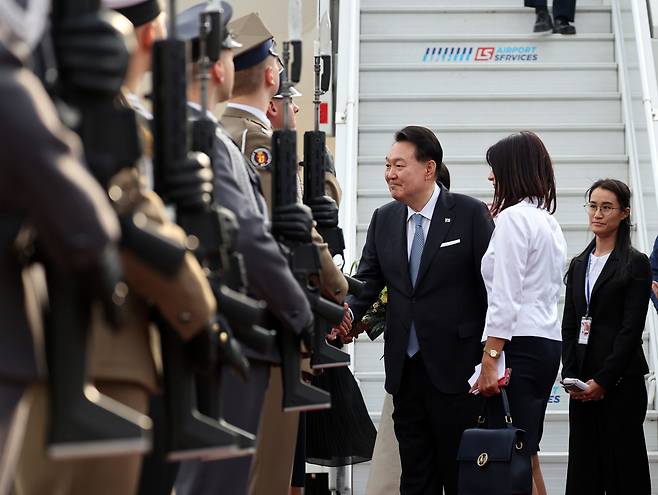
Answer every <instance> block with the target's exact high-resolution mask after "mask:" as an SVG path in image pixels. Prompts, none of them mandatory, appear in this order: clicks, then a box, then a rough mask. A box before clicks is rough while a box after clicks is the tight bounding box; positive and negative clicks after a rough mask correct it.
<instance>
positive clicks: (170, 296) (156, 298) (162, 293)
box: [89, 122, 217, 390]
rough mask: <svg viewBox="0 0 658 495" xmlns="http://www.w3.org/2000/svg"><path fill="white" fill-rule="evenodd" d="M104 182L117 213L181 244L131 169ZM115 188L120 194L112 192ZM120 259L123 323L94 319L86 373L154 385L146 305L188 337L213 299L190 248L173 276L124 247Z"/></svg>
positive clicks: (180, 235) (179, 233)
mask: <svg viewBox="0 0 658 495" xmlns="http://www.w3.org/2000/svg"><path fill="white" fill-rule="evenodd" d="M142 124H143V125H142V131H143V133H142V134H143V136H142V137H143V138H144V139H146V140H147V141H148V139H150V136H149V133H148V130H147V129H146V127H145V125H148V123H146V122H142ZM144 139H143V140H144ZM109 187H110V189H112V188H114V194H113V195H112V196H113V197H117V198H118V199H117V200H116V201H114V204H113V206H114V208H115V210H116V211H117V213H118V214H121V215H122V214H131V215H133V218H139V225H140V226H143V228H145V229H146V230H150V231H153V232H155V233H157V234H159V235H160V236H162V237H164V238H166V239H168V240H169V241H170V242H173V243H175V244H178V245H180V246H181V247H182V246H185V241H186V235H185V232H184V231H183V230H182V229H181V228H180V227H179V226H178V225H176V224H175V223H173V222H171V220H169V218H168V217H167V212H166V210H165V206H164V204H163V203H162V200H161V199H160V198H159V197H158V195H157V194H155V193H154V192H152V191H148V190H147V189H146V188H145V187H144V184H143V178H142V177H140V176H139V173H138V172H137V170H136V169H133V168H131V169H124V170H122V171H121V172H119V173H118V174H117V175H116V176H114V177H113V179H112V181H111V183H110V185H109ZM117 188H118V189H120V190H121V194H117ZM136 223H137V222H136ZM121 260H122V262H123V269H124V276H125V278H126V281H127V282H128V286H129V288H130V296H129V298H128V308H127V309H128V310H127V311H126V316H125V323H124V326H123V328H121V330H120V331H118V332H113V331H111V330H110V329H109V328H108V327H107V325H106V324H105V323H104V321H103V320H102V319H101V318H94V324H93V327H92V339H91V343H90V345H91V347H90V350H91V355H90V360H89V363H90V376H91V377H93V378H94V379H101V380H111V381H112V380H118V381H128V382H133V383H139V384H141V385H143V386H145V387H146V388H148V389H149V390H155V389H156V388H157V366H156V363H158V361H159V349H158V346H157V345H154V344H155V343H154V342H152V341H151V337H152V336H153V334H151V333H150V332H149V327H150V320H149V308H150V306H155V307H156V308H157V309H158V310H159V311H160V313H161V314H162V316H163V317H164V318H165V319H166V320H167V321H168V322H169V324H170V325H171V326H172V328H174V330H176V331H177V332H178V333H179V335H180V336H181V337H182V338H183V339H184V340H187V339H189V338H191V337H192V336H193V335H194V334H196V333H197V332H198V331H199V330H200V329H201V328H202V327H203V326H204V325H206V324H207V323H208V321H209V320H210V319H211V317H212V316H213V315H214V314H215V312H216V310H217V305H216V301H215V298H214V296H213V293H212V289H211V288H210V285H209V284H208V280H207V278H206V276H205V274H204V273H203V270H202V268H201V266H200V265H199V263H198V261H197V260H196V258H195V257H194V256H193V255H192V254H191V253H189V252H188V253H186V255H185V258H184V260H183V262H182V264H181V266H180V267H179V270H178V272H177V273H176V275H174V276H173V277H167V276H164V275H163V274H161V273H159V272H157V271H156V270H154V269H153V268H152V267H151V266H150V265H149V264H147V263H145V262H144V261H143V260H141V259H140V258H138V257H137V256H136V255H135V254H134V253H132V252H131V251H129V250H128V249H125V248H122V250H121ZM158 364H159V363H158Z"/></svg>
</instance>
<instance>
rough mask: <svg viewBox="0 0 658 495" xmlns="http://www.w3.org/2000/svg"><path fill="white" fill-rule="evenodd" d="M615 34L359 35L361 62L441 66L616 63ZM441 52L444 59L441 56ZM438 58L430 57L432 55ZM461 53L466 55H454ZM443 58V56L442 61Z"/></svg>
mask: <svg viewBox="0 0 658 495" xmlns="http://www.w3.org/2000/svg"><path fill="white" fill-rule="evenodd" d="M613 39H614V38H613V36H612V34H577V35H575V36H562V35H558V34H552V35H544V36H541V37H540V36H537V35H534V36H531V35H527V34H526V35H502V34H501V35H486V36H484V35H471V36H463V35H460V36H457V35H453V36H442V35H434V36H427V35H416V34H413V35H361V55H360V59H361V62H362V63H371V64H372V63H409V62H417V63H420V62H426V63H428V64H433V65H440V64H451V65H460V66H461V65H464V66H466V65H469V64H477V65H484V64H492V65H493V64H505V63H510V62H525V63H527V64H529V65H533V64H536V63H539V62H565V61H568V62H570V63H576V62H609V63H611V62H614V61H615V57H614V44H613ZM439 49H441V53H442V55H441V56H437V54H438V51H439ZM432 53H434V54H435V55H434V56H432V55H431V54H432ZM457 53H460V54H463V56H456V54H457ZM444 55H445V56H444Z"/></svg>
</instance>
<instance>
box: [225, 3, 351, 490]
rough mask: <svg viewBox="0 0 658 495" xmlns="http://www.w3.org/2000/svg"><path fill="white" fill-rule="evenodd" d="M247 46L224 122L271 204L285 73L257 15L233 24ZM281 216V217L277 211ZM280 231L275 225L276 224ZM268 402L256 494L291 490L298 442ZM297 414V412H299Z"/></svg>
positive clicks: (326, 290) (329, 284)
mask: <svg viewBox="0 0 658 495" xmlns="http://www.w3.org/2000/svg"><path fill="white" fill-rule="evenodd" d="M229 29H231V30H232V31H233V32H234V33H235V35H236V37H237V40H238V41H239V42H240V43H241V44H242V48H239V49H237V50H236V55H235V58H234V65H235V71H236V72H235V84H234V87H233V97H232V98H231V99H230V100H229V103H228V105H227V107H226V110H225V112H224V114H223V115H222V117H221V123H222V125H223V126H224V128H225V129H226V131H227V133H228V134H229V135H230V136H231V138H232V139H233V141H234V142H235V143H236V144H237V145H238V147H239V148H240V150H241V151H242V153H243V154H244V156H245V158H246V160H247V162H248V165H249V166H250V167H253V168H254V169H256V170H258V172H259V175H260V178H261V182H262V187H263V194H264V196H265V198H266V199H267V203H268V206H269V207H270V211H271V207H272V172H271V168H270V165H271V163H272V131H273V128H272V124H271V122H270V120H269V119H268V118H267V115H266V111H267V109H268V106H269V105H270V101H271V99H272V98H273V97H274V96H275V95H276V94H277V93H278V92H279V85H280V73H281V72H282V71H283V66H282V63H281V61H280V59H279V55H278V54H277V52H276V50H275V45H274V36H273V35H272V33H271V32H270V31H269V30H268V29H267V27H266V26H265V25H264V24H263V22H262V20H261V19H260V17H259V16H258V14H256V13H252V14H249V15H247V16H244V17H241V18H239V19H236V20H235V21H233V22H232V23H231V24H229ZM298 185H299V188H298V191H297V196H298V200H299V201H300V202H301V198H302V190H301V180H300V181H298ZM273 218H275V219H276V215H273ZM273 229H274V230H276V225H274V226H273ZM313 241H314V243H315V244H316V245H318V247H319V251H320V252H319V254H320V262H321V267H322V270H321V290H322V294H323V295H324V296H326V297H328V298H331V299H332V300H334V301H336V302H338V303H342V301H343V299H344V298H345V294H346V293H347V282H346V281H345V277H344V276H343V275H342V273H341V272H340V270H339V269H338V268H337V267H336V265H335V264H334V262H333V260H332V257H331V255H330V254H329V251H328V249H327V245H326V244H325V243H324V242H323V240H322V237H320V235H319V234H318V233H317V231H316V230H315V229H313ZM270 399H272V398H271V397H268V400H267V401H266V411H265V414H264V415H263V422H262V425H261V429H262V430H261V434H260V435H259V437H258V442H259V443H258V446H257V451H256V457H255V460H254V465H253V468H252V476H251V482H250V492H249V493H250V494H251V495H266V494H279V493H287V491H288V489H289V487H290V477H291V473H292V464H293V457H294V451H295V443H296V430H297V424H294V425H293V427H292V428H290V429H289V430H287V429H284V428H281V425H280V421H279V419H278V418H279V417H281V416H284V417H285V416H292V414H290V413H286V414H283V415H282V414H281V410H280V404H279V402H277V401H276V400H270ZM294 416H297V415H296V414H295V415H294Z"/></svg>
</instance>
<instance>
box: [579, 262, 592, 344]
mask: <svg viewBox="0 0 658 495" xmlns="http://www.w3.org/2000/svg"><path fill="white" fill-rule="evenodd" d="M591 259H592V255H591V253H590V255H589V256H588V257H587V269H586V270H585V301H586V302H587V312H586V313H585V316H583V317H582V318H581V319H580V334H579V335H578V343H579V344H584V345H587V344H588V343H589V334H590V331H591V330H592V318H591V317H590V315H589V303H590V301H591V299H592V290H591V287H590V286H589V268H590V263H591Z"/></svg>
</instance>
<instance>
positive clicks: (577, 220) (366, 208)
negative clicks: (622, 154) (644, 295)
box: [357, 188, 656, 255]
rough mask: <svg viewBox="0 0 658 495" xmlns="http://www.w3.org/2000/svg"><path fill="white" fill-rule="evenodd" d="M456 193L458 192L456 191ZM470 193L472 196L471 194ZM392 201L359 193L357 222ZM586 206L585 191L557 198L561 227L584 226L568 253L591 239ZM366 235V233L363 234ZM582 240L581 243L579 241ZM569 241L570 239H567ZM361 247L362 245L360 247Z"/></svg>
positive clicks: (480, 193)
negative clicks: (588, 230)
mask: <svg viewBox="0 0 658 495" xmlns="http://www.w3.org/2000/svg"><path fill="white" fill-rule="evenodd" d="M647 190H648V191H649V192H648V193H646V194H645V195H644V197H643V200H644V208H645V211H646V212H651V211H655V207H656V200H655V196H654V195H653V194H652V189H650V188H647ZM455 192H458V191H456V190H455ZM463 192H464V193H466V194H468V195H469V196H473V197H475V198H478V199H480V200H481V201H483V202H485V203H490V202H491V200H492V199H493V192H492V190H485V189H478V190H475V189H471V190H464V191H463ZM469 193H470V194H469ZM389 201H391V198H390V195H389V194H388V192H386V191H381V192H380V191H377V192H373V193H372V194H361V193H358V206H357V222H358V223H359V224H367V223H368V222H370V218H371V217H372V212H373V211H374V210H375V208H378V207H380V206H382V205H384V204H386V203H388V202H389ZM584 204H585V189H579V190H574V191H573V192H569V194H566V192H564V193H563V192H559V195H558V198H557V209H556V211H555V218H556V219H557V220H558V222H560V224H561V225H564V224H572V225H582V228H583V230H582V234H583V235H582V236H580V235H574V236H573V237H572V238H571V239H570V240H571V242H570V243H568V244H567V246H568V253H569V254H570V255H571V254H576V253H578V252H580V251H581V250H582V249H583V248H584V247H585V246H584V245H582V243H583V242H585V243H586V242H589V240H590V239H591V237H590V236H589V235H588V234H587V230H586V228H587V214H586V212H585V209H584V208H583V205H584ZM648 220H649V221H652V220H654V217H652V216H649V217H648ZM363 234H364V235H365V233H363ZM578 239H580V241H578ZM567 240H568V241H569V239H567ZM359 246H360V245H359Z"/></svg>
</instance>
